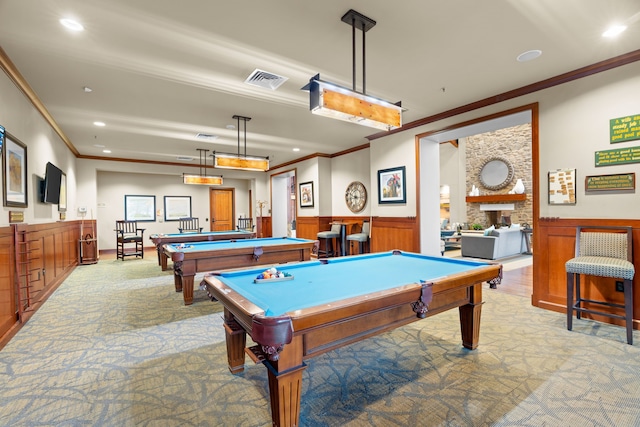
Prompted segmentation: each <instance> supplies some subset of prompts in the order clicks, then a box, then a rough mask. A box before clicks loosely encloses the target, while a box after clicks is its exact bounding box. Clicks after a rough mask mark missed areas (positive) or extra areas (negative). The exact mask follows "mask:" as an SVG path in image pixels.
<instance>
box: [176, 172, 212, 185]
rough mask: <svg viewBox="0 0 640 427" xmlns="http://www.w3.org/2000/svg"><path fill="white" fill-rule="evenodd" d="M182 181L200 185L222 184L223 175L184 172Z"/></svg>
mask: <svg viewBox="0 0 640 427" xmlns="http://www.w3.org/2000/svg"><path fill="white" fill-rule="evenodd" d="M182 182H183V183H184V184H200V185H222V177H221V176H203V175H189V174H186V173H185V174H182Z"/></svg>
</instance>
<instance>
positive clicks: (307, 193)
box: [300, 181, 313, 208]
mask: <svg viewBox="0 0 640 427" xmlns="http://www.w3.org/2000/svg"><path fill="white" fill-rule="evenodd" d="M300 207H301V208H312V207H313V181H309V182H303V183H301V184H300Z"/></svg>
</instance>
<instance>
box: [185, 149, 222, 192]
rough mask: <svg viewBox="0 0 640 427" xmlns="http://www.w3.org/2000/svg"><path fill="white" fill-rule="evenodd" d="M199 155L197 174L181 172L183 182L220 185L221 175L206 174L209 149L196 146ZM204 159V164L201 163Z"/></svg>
mask: <svg viewBox="0 0 640 427" xmlns="http://www.w3.org/2000/svg"><path fill="white" fill-rule="evenodd" d="M197 150H198V152H199V155H200V168H199V174H198V175H191V174H186V173H183V174H182V182H183V183H184V184H198V185H222V175H219V176H215V175H214V176H208V175H207V153H208V152H209V150H206V149H204V148H197ZM203 159H204V164H203Z"/></svg>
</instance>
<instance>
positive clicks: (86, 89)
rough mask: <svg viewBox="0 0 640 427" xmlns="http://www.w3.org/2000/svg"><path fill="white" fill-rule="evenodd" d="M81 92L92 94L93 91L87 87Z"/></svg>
mask: <svg viewBox="0 0 640 427" xmlns="http://www.w3.org/2000/svg"><path fill="white" fill-rule="evenodd" d="M82 90H83V91H84V92H85V93H90V92H93V89H91V88H90V87H89V86H85V87H83V88H82Z"/></svg>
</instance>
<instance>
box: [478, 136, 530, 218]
mask: <svg viewBox="0 0 640 427" xmlns="http://www.w3.org/2000/svg"><path fill="white" fill-rule="evenodd" d="M492 157H502V158H505V159H507V160H509V162H511V164H512V165H513V170H514V174H513V181H512V182H511V183H510V184H509V185H507V186H506V187H505V188H502V189H500V190H489V189H486V188H484V187H483V186H482V183H481V182H480V177H479V175H480V169H481V168H482V166H483V165H484V163H485V162H486V161H487V160H489V159H490V158H492ZM466 166H467V188H466V192H467V194H469V192H470V191H471V188H472V186H473V185H475V186H476V187H477V188H479V189H480V195H481V196H485V195H491V194H507V193H509V191H511V189H513V186H514V185H515V183H516V180H517V179H518V178H520V179H522V182H523V183H524V188H525V194H526V195H527V200H526V201H524V202H514V203H513V204H514V206H515V210H513V211H505V212H503V213H502V214H503V215H509V214H510V215H511V221H512V222H513V223H519V224H523V223H528V224H532V223H533V201H532V193H531V182H532V173H531V124H524V125H519V126H514V127H511V128H505V129H500V130H497V131H495V132H487V133H483V134H478V135H473V136H470V137H468V138H467V143H466ZM498 218H499V216H498ZM467 220H468V221H469V223H470V224H473V223H478V224H481V225H482V226H483V227H488V226H490V225H492V224H490V223H489V222H490V221H489V215H488V213H487V212H485V211H481V210H480V203H467Z"/></svg>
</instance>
